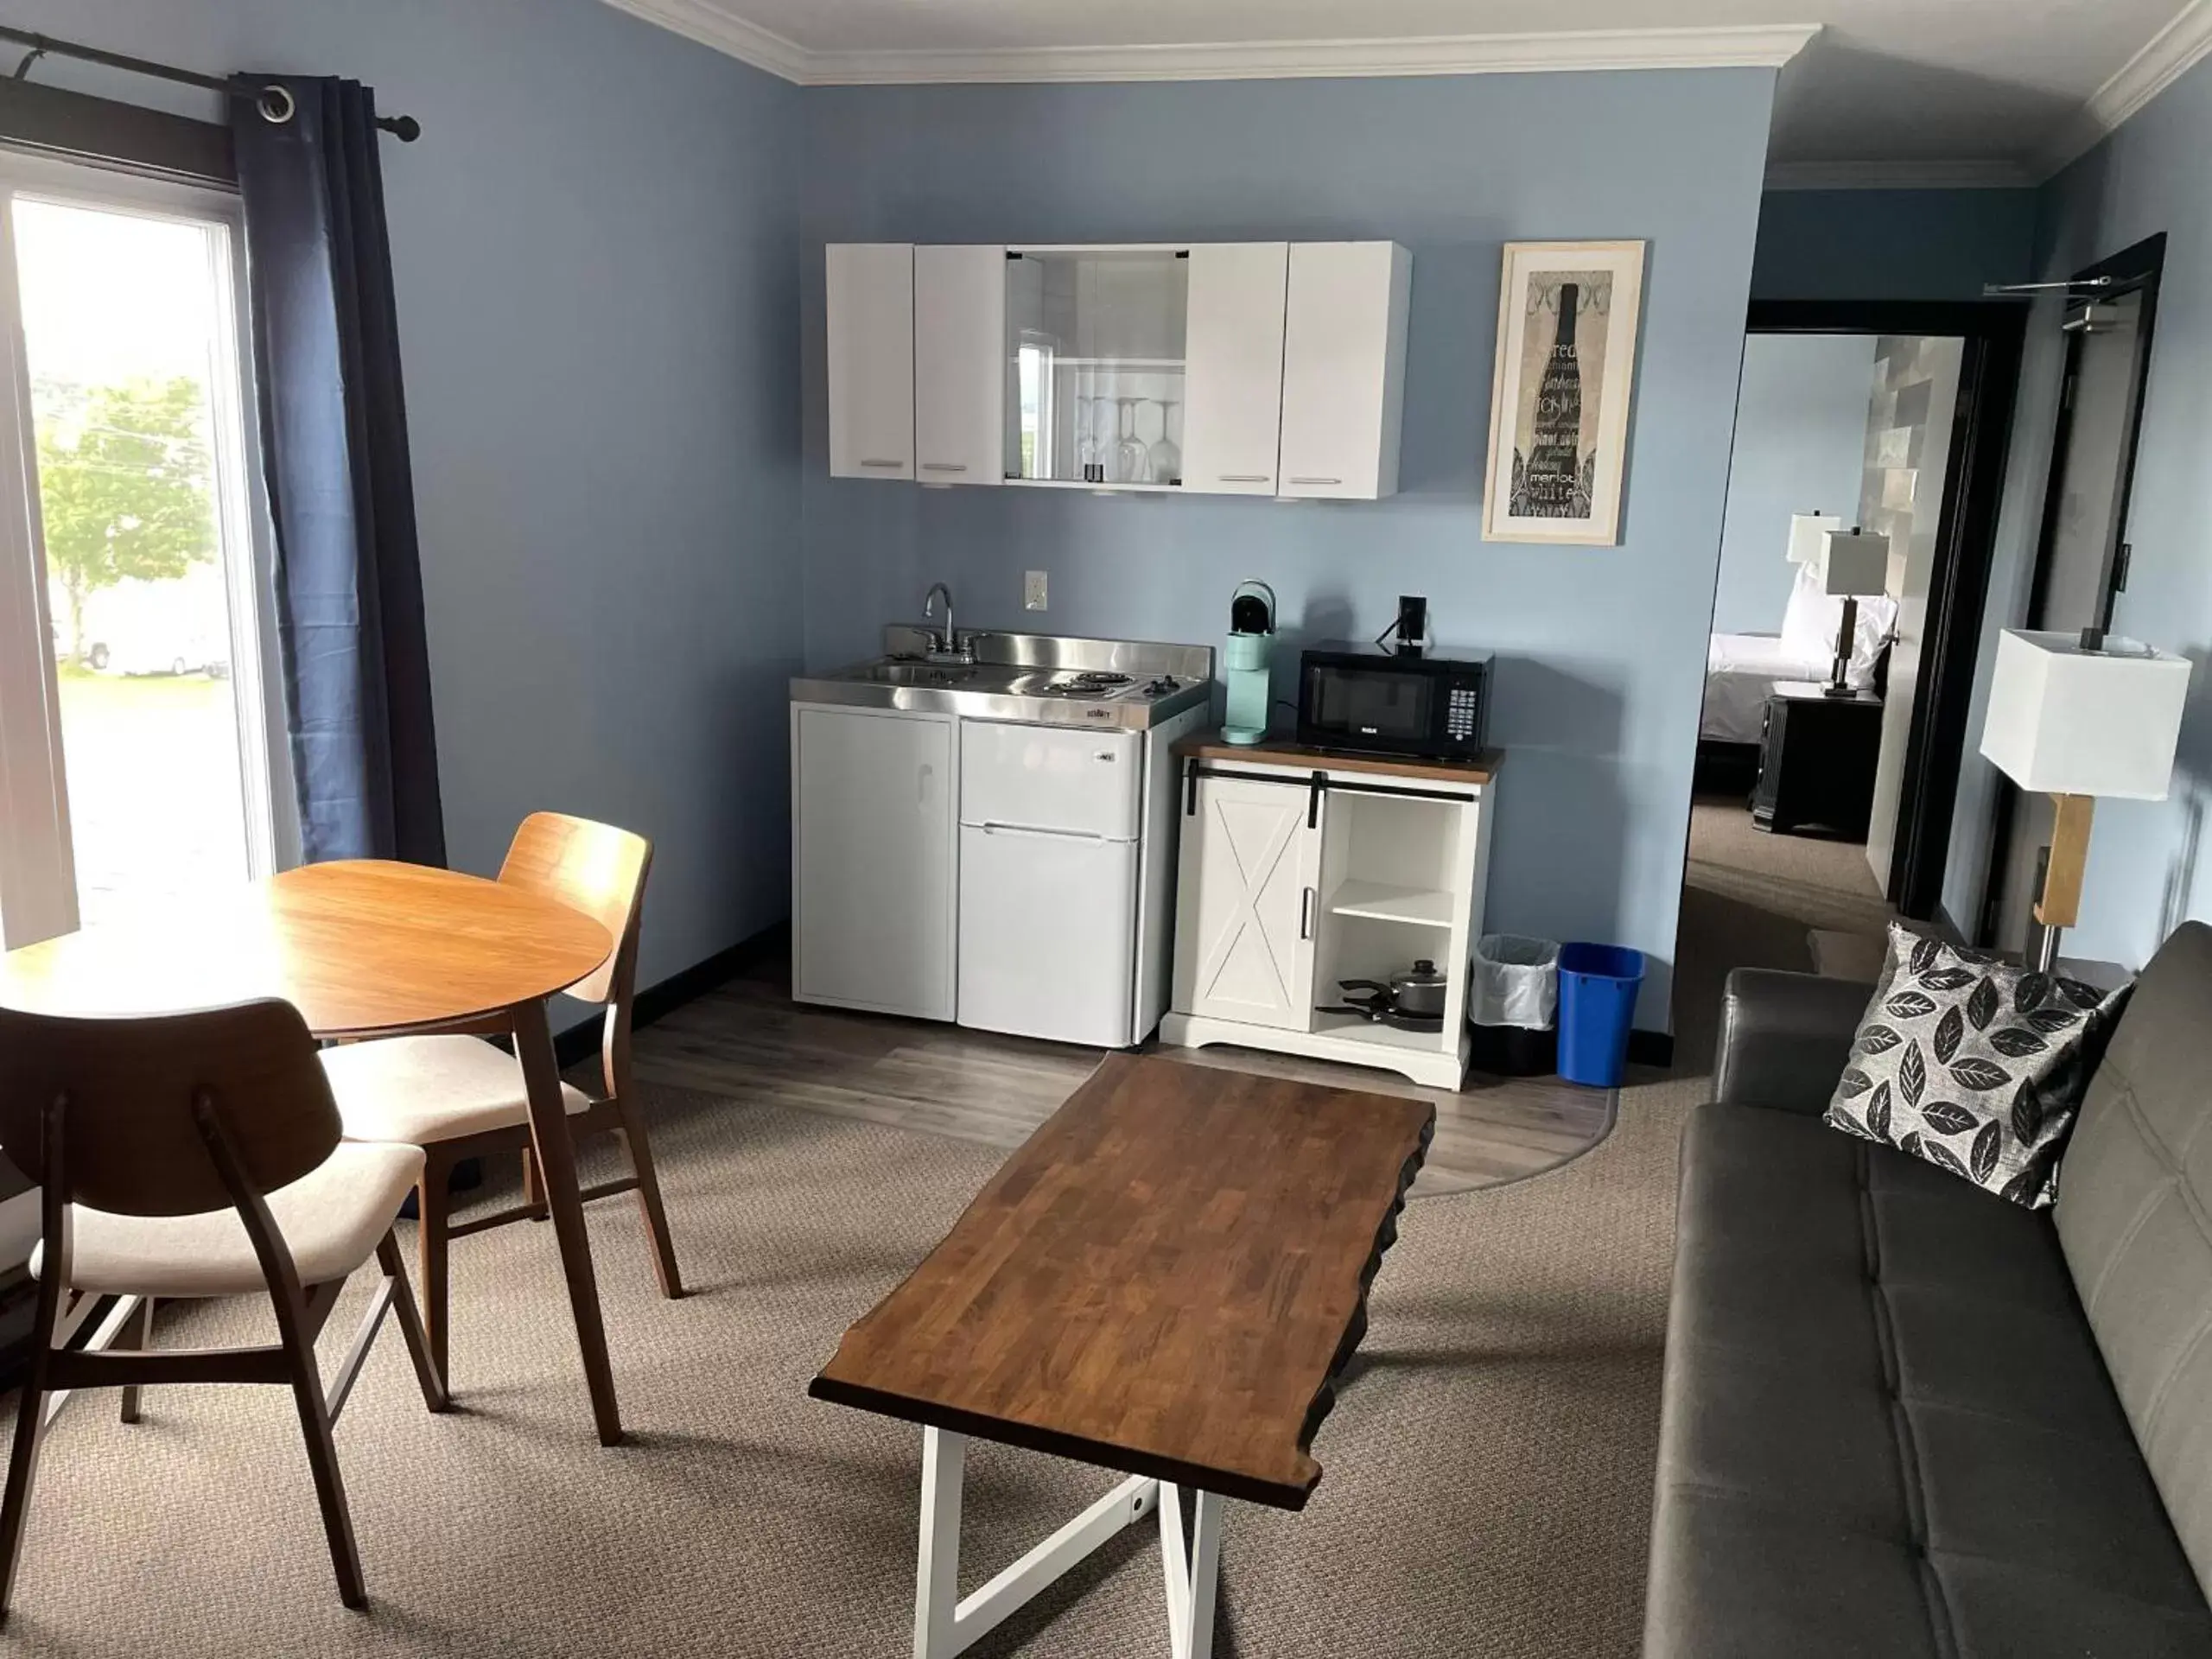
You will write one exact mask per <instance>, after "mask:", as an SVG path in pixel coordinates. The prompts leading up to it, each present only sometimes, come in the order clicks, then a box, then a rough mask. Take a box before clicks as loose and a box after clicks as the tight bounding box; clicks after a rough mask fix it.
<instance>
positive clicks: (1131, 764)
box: [957, 721, 1144, 1048]
mask: <svg viewBox="0 0 2212 1659" xmlns="http://www.w3.org/2000/svg"><path fill="white" fill-rule="evenodd" d="M1143 772H1144V740H1143V737H1142V734H1140V733H1136V732H1125V731H1110V732H1092V731H1084V730H1082V729H1080V728H1073V727H1065V726H1018V725H1013V724H1001V723H997V722H987V721H965V722H963V727H962V731H961V740H960V951H959V960H960V969H959V996H958V1014H957V1018H958V1020H959V1022H960V1023H961V1024H962V1025H963V1026H972V1027H976V1028H977V1029H979V1030H983V1031H1001V1032H1007V1033H1012V1034H1013V1035H1015V1036H1020V1037H1042V1038H1047V1039H1052V1040H1053V1041H1056V1042H1064V1043H1085V1044H1089V1045H1090V1046H1094V1047H1100V1048H1126V1047H1128V1046H1129V1045H1130V1043H1132V1042H1133V1041H1135V1034H1134V1033H1133V1032H1132V1031H1131V1029H1130V1027H1131V1025H1132V1023H1133V1019H1134V1008H1135V976H1136V975H1135V957H1136V919H1137V855H1138V839H1139V831H1140V827H1141V823H1142V814H1141V804H1142V801H1143V796H1144V778H1143Z"/></svg>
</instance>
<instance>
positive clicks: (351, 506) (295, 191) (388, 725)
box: [231, 75, 446, 865]
mask: <svg viewBox="0 0 2212 1659" xmlns="http://www.w3.org/2000/svg"><path fill="white" fill-rule="evenodd" d="M239 85H240V88H241V96H239V97H237V98H234V99H232V100H231V105H232V136H233V137H235V139H236V140H237V149H238V194H239V195H240V197H241V198H242V199H243V200H244V203H245V247H246V267H247V271H246V276H247V290H248V293H249V295H250V296H251V304H252V311H253V332H254V352H255V363H256V371H257V379H258V382H259V385H258V387H257V391H258V403H259V411H260V423H261V444H262V454H263V467H264V472H265V474H266V476H267V480H268V490H269V505H270V517H271V518H272V520H273V521H274V524H275V526H276V535H277V573H276V574H277V580H276V594H275V602H276V607H277V638H278V640H279V642H280V645H281V646H282V652H283V679H284V697H285V709H286V713H287V715H288V717H289V718H288V724H289V730H290V733H291V758H292V772H293V778H294V781H295V783H296V786H297V789H298V791H299V802H300V827H301V835H302V842H303V846H302V851H303V853H304V855H305V856H306V858H307V859H308V861H309V862H310V863H312V862H315V861H320V860H323V859H332V858H402V859H406V860H408V861H410V862H414V863H418V864H439V865H442V864H443V863H444V862H445V857H446V851H445V823H444V815H443V812H442V810H441V807H440V804H439V800H438V767H437V741H436V736H435V728H434V725H433V721H432V719H431V713H430V664H429V647H428V645H427V642H426V640H425V638H424V634H423V572H422V558H421V552H420V550H419V548H418V546H417V544H416V534H415V489H414V480H413V477H412V474H411V472H410V467H409V463H408V457H407V411H406V400H405V398H404V395H403V393H402V391H401V387H400V373H399V325H398V313H397V306H396V304H395V303H394V300H393V296H392V285H391V242H390V238H389V236H388V234H387V231H386V227H385V207H384V177H383V172H382V168H381V166H380V164H379V160H378V154H377V143H378V136H377V128H376V124H375V120H376V104H375V99H374V95H373V94H372V92H370V91H369V89H368V88H366V87H365V86H360V85H359V83H357V82H354V81H349V80H327V79H301V78H297V77H293V76H285V75H252V76H241V77H240V78H239ZM277 89H281V92H282V94H284V95H288V96H289V105H290V112H289V118H284V119H272V118H271V115H272V114H277V115H282V114H283V113H284V106H285V103H286V101H287V100H286V97H285V96H280V95H279V92H278V90H277Z"/></svg>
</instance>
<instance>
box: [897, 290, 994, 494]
mask: <svg viewBox="0 0 2212 1659" xmlns="http://www.w3.org/2000/svg"><path fill="white" fill-rule="evenodd" d="M1006 378H1007V350H1006V249H1005V248H1004V247H1003V246H1000V247H989V248H932V247H919V248H916V249H915V250H914V459H915V461H916V463H917V472H916V476H917V477H918V478H919V479H920V480H922V482H923V483H925V484H996V483H999V482H1001V480H1002V479H1003V477H1004V475H1005V468H1006Z"/></svg>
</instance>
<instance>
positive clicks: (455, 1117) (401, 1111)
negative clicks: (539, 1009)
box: [322, 1036, 591, 1147]
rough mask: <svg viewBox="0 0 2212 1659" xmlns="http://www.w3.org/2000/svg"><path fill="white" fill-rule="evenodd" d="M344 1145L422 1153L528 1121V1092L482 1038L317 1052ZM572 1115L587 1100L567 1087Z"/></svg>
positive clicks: (512, 1062)
mask: <svg viewBox="0 0 2212 1659" xmlns="http://www.w3.org/2000/svg"><path fill="white" fill-rule="evenodd" d="M322 1069H323V1071H324V1074H325V1075H326V1076H327V1077H329V1079H330V1091H331V1093H332V1094H334V1095H335V1096H337V1097H338V1115H339V1116H340V1117H341V1118H343V1119H344V1120H345V1122H346V1139H347V1140H349V1141H399V1142H403V1143H404V1144H406V1145H409V1146H416V1147H426V1146H429V1145H431V1144H433V1143H435V1142H436V1141H457V1140H459V1139H461V1137H462V1136H463V1135H481V1134H483V1133H484V1132H485V1131H486V1130H488V1129H511V1128H519V1127H520V1126H521V1125H523V1124H524V1123H527V1122H529V1121H530V1093H529V1090H528V1089H527V1088H526V1087H525V1086H524V1083H523V1076H522V1066H521V1065H520V1063H519V1062H518V1061H517V1060H516V1059H515V1058H514V1056H512V1054H509V1053H507V1052H505V1051H504V1050H501V1049H497V1048H494V1047H493V1046H492V1045H491V1044H489V1043H487V1042H486V1041H484V1039H481V1038H480V1037H454V1036H448V1037H390V1038H385V1039H383V1040H381V1041H378V1042H370V1043H349V1044H346V1046H343V1047H340V1048H327V1049H325V1050H323V1052H322ZM561 1097H562V1099H563V1101H565V1102H566V1103H567V1104H568V1108H569V1111H570V1112H572V1113H574V1112H582V1111H584V1110H587V1109H589V1107H590V1105H591V1097H590V1096H588V1095H586V1094H585V1093H584V1092H583V1090H581V1089H578V1088H576V1087H575V1086H574V1085H572V1084H565V1083H564V1084H562V1085H561Z"/></svg>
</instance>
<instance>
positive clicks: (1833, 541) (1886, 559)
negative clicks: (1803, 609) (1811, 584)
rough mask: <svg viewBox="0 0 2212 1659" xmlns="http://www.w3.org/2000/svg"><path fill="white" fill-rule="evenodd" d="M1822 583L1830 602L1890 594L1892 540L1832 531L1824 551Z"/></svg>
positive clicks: (1857, 531) (1872, 534) (1828, 534)
mask: <svg viewBox="0 0 2212 1659" xmlns="http://www.w3.org/2000/svg"><path fill="white" fill-rule="evenodd" d="M1889 586H1890V538H1889V537H1886V536H1883V535H1878V534H1876V533H1874V532H1872V531H1864V530H1832V531H1828V532H1827V537H1826V538H1825V539H1824V541H1823V543H1822V544H1821V588H1822V591H1824V592H1825V593H1826V594H1827V595H1828V597H1829V598H1831V599H1835V598H1840V597H1844V596H1847V595H1854V596H1859V597H1864V596H1866V595H1867V594H1881V593H1887V592H1888V591H1889Z"/></svg>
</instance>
